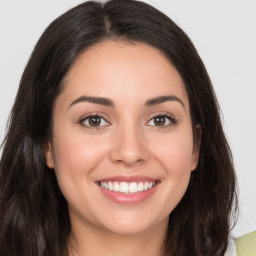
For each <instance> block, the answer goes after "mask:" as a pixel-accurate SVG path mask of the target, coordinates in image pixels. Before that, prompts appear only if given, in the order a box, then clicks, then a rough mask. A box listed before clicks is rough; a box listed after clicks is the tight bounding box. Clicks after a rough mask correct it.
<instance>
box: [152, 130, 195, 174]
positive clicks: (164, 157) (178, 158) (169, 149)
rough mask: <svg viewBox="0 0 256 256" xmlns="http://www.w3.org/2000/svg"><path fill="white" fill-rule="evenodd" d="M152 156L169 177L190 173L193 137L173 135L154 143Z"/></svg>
mask: <svg viewBox="0 0 256 256" xmlns="http://www.w3.org/2000/svg"><path fill="white" fill-rule="evenodd" d="M155 145H156V146H154V155H155V157H156V158H157V159H158V161H159V162H160V163H161V164H162V165H163V167H164V169H165V170H166V172H167V173H168V174H170V175H178V176H179V175H183V173H187V172H189V173H190V172H191V170H192V160H193V137H192V135H191V136H189V134H183V133H181V134H175V135H174V136H169V137H168V138H166V137H165V138H163V139H161V140H159V138H158V143H155Z"/></svg>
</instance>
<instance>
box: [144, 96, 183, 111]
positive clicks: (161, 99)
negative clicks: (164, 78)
mask: <svg viewBox="0 0 256 256" xmlns="http://www.w3.org/2000/svg"><path fill="white" fill-rule="evenodd" d="M166 101H177V102H179V103H180V104H181V105H182V107H183V108H185V104H184V102H183V101H182V100H181V99H180V98H178V97H177V96H174V95H167V96H159V97H156V98H152V99H149V100H147V101H146V103H145V106H147V107H149V106H154V105H157V104H161V103H164V102H166Z"/></svg>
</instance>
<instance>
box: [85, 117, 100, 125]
mask: <svg viewBox="0 0 256 256" xmlns="http://www.w3.org/2000/svg"><path fill="white" fill-rule="evenodd" d="M88 122H89V125H90V126H100V124H101V118H100V117H98V116H92V117H88Z"/></svg>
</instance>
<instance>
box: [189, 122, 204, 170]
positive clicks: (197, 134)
mask: <svg viewBox="0 0 256 256" xmlns="http://www.w3.org/2000/svg"><path fill="white" fill-rule="evenodd" d="M201 137H202V129H201V125H200V124H197V125H196V127H195V132H194V146H193V154H192V164H191V171H194V170H195V169H196V167H197V164H198V160H199V152H200V145H201Z"/></svg>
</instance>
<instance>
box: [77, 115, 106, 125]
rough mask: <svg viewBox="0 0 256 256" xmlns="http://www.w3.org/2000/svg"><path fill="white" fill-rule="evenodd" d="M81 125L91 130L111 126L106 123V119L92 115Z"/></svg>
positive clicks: (82, 121)
mask: <svg viewBox="0 0 256 256" xmlns="http://www.w3.org/2000/svg"><path fill="white" fill-rule="evenodd" d="M80 124H82V125H84V126H87V127H90V128H100V127H102V126H108V125H110V124H109V122H107V121H106V119H104V118H103V117H102V116H98V115H91V116H88V117H85V118H83V119H82V120H81V121H80Z"/></svg>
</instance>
